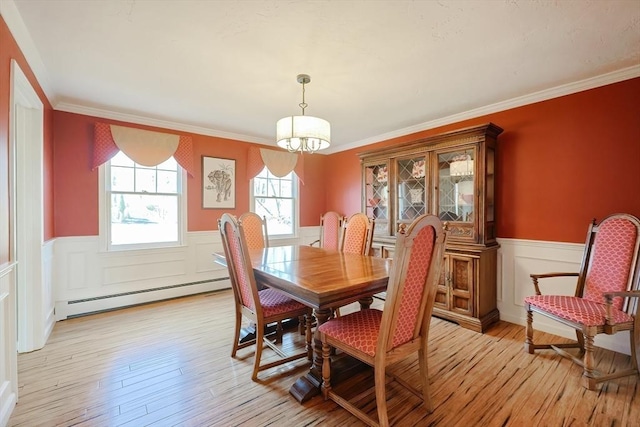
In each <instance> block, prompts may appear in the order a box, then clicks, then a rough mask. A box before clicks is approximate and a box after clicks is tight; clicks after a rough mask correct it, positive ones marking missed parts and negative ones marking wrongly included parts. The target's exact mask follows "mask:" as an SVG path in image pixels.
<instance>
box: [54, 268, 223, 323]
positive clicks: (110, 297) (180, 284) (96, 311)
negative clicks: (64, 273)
mask: <svg viewBox="0 0 640 427" xmlns="http://www.w3.org/2000/svg"><path fill="white" fill-rule="evenodd" d="M224 280H229V277H218V278H216V279H208V280H199V281H197V282H189V283H179V284H176V285H168V286H159V287H157V288H149V289H141V290H138V291H131V292H122V293H118V294H111V295H102V296H98V297H91V298H83V299H76V300H70V301H67V305H74V304H82V303H87V302H95V301H100V300H109V299H113V298H122V297H127V296H131V295H137V294H147V293H151V292H158V291H167V290H171V289H177V288H185V287H188V286H195V285H202V284H205V283H215V282H221V281H224ZM208 292H210V291H208ZM197 294H198V293H194V294H189V295H183V296H190V295H197ZM183 296H177V297H169V298H164V299H158V300H153V301H147V302H142V303H138V304H129V305H125V306H119V307H114V308H105V309H102V310H95V311H91V312H83V313H78V314H69V315H67V316H66V318H67V319H72V318H75V317H81V316H88V315H90V314H97V313H104V312H107V311H113V310H119V309H121V308H126V307H134V306H137V305H143V304H150V303H153V302H157V301H165V300H168V299H174V298H181V297H183Z"/></svg>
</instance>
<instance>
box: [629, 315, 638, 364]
mask: <svg viewBox="0 0 640 427" xmlns="http://www.w3.org/2000/svg"><path fill="white" fill-rule="evenodd" d="M636 316H640V313H638V314H636ZM636 326H637V322H636ZM629 341H630V343H629V344H630V347H631V363H632V365H631V366H635V367H636V371H637V373H638V375H640V329H639V328H636V329H634V330H633V331H629Z"/></svg>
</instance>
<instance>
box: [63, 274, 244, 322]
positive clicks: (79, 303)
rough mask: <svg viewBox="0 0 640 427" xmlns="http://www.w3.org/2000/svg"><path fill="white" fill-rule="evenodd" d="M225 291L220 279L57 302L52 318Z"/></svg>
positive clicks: (225, 283)
mask: <svg viewBox="0 0 640 427" xmlns="http://www.w3.org/2000/svg"><path fill="white" fill-rule="evenodd" d="M229 288H231V284H230V283H229V278H228V277H222V278H218V279H212V280H203V281H198V282H191V283H180V284H175V285H168V286H162V287H158V288H151V289H144V290H136V291H132V292H125V293H120V294H113V295H103V296H98V297H92V298H86V299H78V300H69V301H57V302H56V309H55V315H56V320H65V319H69V318H73V317H78V316H85V315H88V314H94V313H99V312H104V311H110V310H115V309H119V308H124V307H131V306H135V305H140V304H145V303H149V302H156V301H162V300H167V299H172V298H178V297H182V296H188V295H195V294H200V293H205V292H212V291H216V290H221V289H229Z"/></svg>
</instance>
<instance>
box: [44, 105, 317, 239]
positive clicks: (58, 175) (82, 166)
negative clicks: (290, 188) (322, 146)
mask: <svg viewBox="0 0 640 427" xmlns="http://www.w3.org/2000/svg"><path fill="white" fill-rule="evenodd" d="M96 121H100V122H106V123H114V124H120V125H124V126H131V127H136V128H141V129H149V130H156V131H161V132H162V131H166V132H169V133H181V132H176V131H171V130H164V129H158V128H153V127H149V126H141V125H135V124H131V123H123V122H117V121H113V120H106V119H99V118H95V117H90V116H84V115H80V114H72V113H65V112H61V111H56V112H55V113H54V141H55V155H54V173H55V183H56V185H55V190H54V198H55V201H56V207H55V234H56V236H92V235H97V234H98V171H97V170H95V171H92V170H91V159H92V155H93V125H94V123H95V122H96ZM182 134H184V132H182ZM191 136H192V138H193V155H194V164H195V165H196V172H195V174H196V176H195V177H189V178H188V180H187V188H188V194H187V200H188V202H187V203H188V207H187V211H188V214H187V215H188V217H187V230H188V231H207V230H216V229H217V228H218V227H217V220H218V218H219V217H220V216H221V215H222V213H223V212H232V213H234V214H236V215H240V214H241V213H243V212H246V211H248V210H249V181H248V180H247V179H246V178H245V177H246V161H247V154H248V150H249V147H251V146H253V145H252V144H249V143H246V142H241V141H234V140H229V139H222V138H215V137H210V136H203V135H196V134H192V135H191ZM271 148H272V147H271ZM202 156H212V157H223V158H227V159H235V160H236V177H237V178H236V208H235V209H234V210H221V209H202ZM324 158H325V156H321V155H305V156H304V165H305V181H306V184H305V185H303V186H302V187H301V188H300V205H301V206H302V209H301V211H302V212H301V214H300V223H301V225H302V226H311V225H318V223H319V221H320V215H321V214H322V212H324V210H325V199H324V185H323V182H322V180H321V177H322V172H323V171H324Z"/></svg>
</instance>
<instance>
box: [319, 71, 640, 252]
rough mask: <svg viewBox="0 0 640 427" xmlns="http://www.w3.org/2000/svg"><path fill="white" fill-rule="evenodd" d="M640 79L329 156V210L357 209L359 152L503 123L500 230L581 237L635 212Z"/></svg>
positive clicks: (639, 204) (524, 235) (639, 198)
mask: <svg viewBox="0 0 640 427" xmlns="http://www.w3.org/2000/svg"><path fill="white" fill-rule="evenodd" d="M639 99H640V78H636V79H632V80H627V81H624V82H620V83H616V84H612V85H608V86H604V87H600V88H596V89H591V90H588V91H584V92H580V93H576V94H573V95H568V96H563V97H560V98H556V99H551V100H548V101H544V102H539V103H535V104H531V105H526V106H523V107H519V108H514V109H511V110H507V111H502V112H499V113H495V114H489V115H486V116H483V117H478V118H475V119H472V120H466V121H463V122H459V123H455V124H452V125H448V126H442V127H439V128H436V129H431V130H429V131H424V132H419V133H415V134H413V135H406V136H403V137H400V138H395V139H391V140H387V141H382V142H380V143H376V144H372V145H370V146H367V147H363V148H358V149H353V150H349V151H345V152H341V153H336V154H333V155H330V156H328V159H327V162H330V164H331V169H332V170H339V171H340V173H339V174H327V177H326V185H327V188H339V189H341V191H328V192H327V204H326V206H327V210H336V211H338V212H342V213H344V214H351V213H353V212H357V211H359V210H360V209H361V207H360V164H359V158H358V156H357V153H358V152H360V151H364V150H365V149H371V148H374V147H381V146H391V145H395V144H400V143H402V142H406V141H412V140H415V139H419V138H422V137H425V136H429V135H435V134H439V133H442V132H446V131H449V130H454V129H458V128H464V127H467V126H472V125H477V124H482V123H486V122H493V123H495V124H497V125H498V126H500V127H502V128H503V129H504V132H503V133H502V134H501V135H500V136H499V137H498V152H497V156H498V158H497V165H496V168H497V174H498V177H497V183H496V187H497V188H496V198H497V235H498V237H503V238H518V239H532V240H546V241H560V242H584V239H585V236H586V231H587V226H588V223H589V222H590V221H591V220H592V219H593V218H598V219H600V218H602V217H604V216H606V215H608V214H611V213H615V212H626V213H630V214H633V215H636V216H639V217H640V103H639V102H638V100H639Z"/></svg>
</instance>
